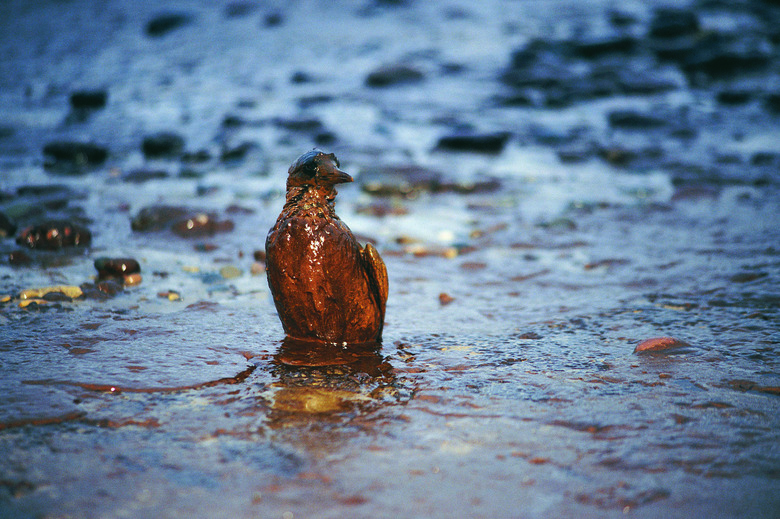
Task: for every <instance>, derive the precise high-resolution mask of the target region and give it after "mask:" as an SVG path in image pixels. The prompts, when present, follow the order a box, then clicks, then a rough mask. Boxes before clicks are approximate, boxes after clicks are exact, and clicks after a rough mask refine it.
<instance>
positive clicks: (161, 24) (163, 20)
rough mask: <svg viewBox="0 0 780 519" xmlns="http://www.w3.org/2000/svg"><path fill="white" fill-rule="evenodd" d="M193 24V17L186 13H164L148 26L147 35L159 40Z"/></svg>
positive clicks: (150, 21)
mask: <svg viewBox="0 0 780 519" xmlns="http://www.w3.org/2000/svg"><path fill="white" fill-rule="evenodd" d="M190 22H192V17H191V16H189V15H188V14H185V13H164V14H160V15H157V16H156V17H154V18H152V19H151V20H149V22H148V23H147V24H146V34H148V35H149V36H151V37H153V38H159V37H161V36H165V35H166V34H168V33H170V32H171V31H174V30H176V29H179V28H181V27H183V26H185V25H187V24H189V23H190Z"/></svg>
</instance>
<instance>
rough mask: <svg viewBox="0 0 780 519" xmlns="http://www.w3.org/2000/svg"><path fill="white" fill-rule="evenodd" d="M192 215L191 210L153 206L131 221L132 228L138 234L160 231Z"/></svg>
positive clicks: (144, 209) (140, 212)
mask: <svg viewBox="0 0 780 519" xmlns="http://www.w3.org/2000/svg"><path fill="white" fill-rule="evenodd" d="M190 213H191V211H190V210H189V209H187V208H185V207H179V206H170V205H153V206H149V207H144V208H143V209H141V210H140V211H139V212H138V214H137V215H136V216H135V217H134V218H133V219H132V220H131V222H130V227H131V228H132V229H133V230H134V231H136V232H148V231H159V230H162V229H165V228H167V227H168V226H170V225H171V224H172V223H173V222H174V221H176V220H180V219H181V218H184V217H185V216H187V215H188V214H190Z"/></svg>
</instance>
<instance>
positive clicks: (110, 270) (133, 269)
mask: <svg viewBox="0 0 780 519" xmlns="http://www.w3.org/2000/svg"><path fill="white" fill-rule="evenodd" d="M95 269H96V270H97V271H98V279H100V280H103V279H114V278H121V279H124V278H125V277H126V276H128V275H130V274H137V273H139V272H141V265H139V264H138V262H137V261H136V260H134V259H133V258H105V257H102V258H98V259H96V260H95Z"/></svg>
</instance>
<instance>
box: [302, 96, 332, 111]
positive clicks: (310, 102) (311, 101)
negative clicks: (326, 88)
mask: <svg viewBox="0 0 780 519" xmlns="http://www.w3.org/2000/svg"><path fill="white" fill-rule="evenodd" d="M331 101H333V96H332V95H327V94H317V95H312V96H305V97H301V98H300V99H298V106H300V107H301V108H309V107H312V106H315V105H321V104H324V103H330V102H331Z"/></svg>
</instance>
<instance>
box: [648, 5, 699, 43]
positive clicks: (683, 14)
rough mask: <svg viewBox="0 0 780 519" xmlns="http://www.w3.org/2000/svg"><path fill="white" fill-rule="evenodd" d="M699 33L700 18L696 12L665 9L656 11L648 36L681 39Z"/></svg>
mask: <svg viewBox="0 0 780 519" xmlns="http://www.w3.org/2000/svg"><path fill="white" fill-rule="evenodd" d="M697 32H699V17H698V16H697V15H696V13H695V12H694V11H689V10H686V9H675V8H668V7H663V8H659V9H656V10H655V12H654V13H653V20H652V21H651V22H650V30H649V31H648V34H649V35H650V36H651V37H653V38H679V37H681V36H691V35H694V34H696V33H697Z"/></svg>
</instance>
